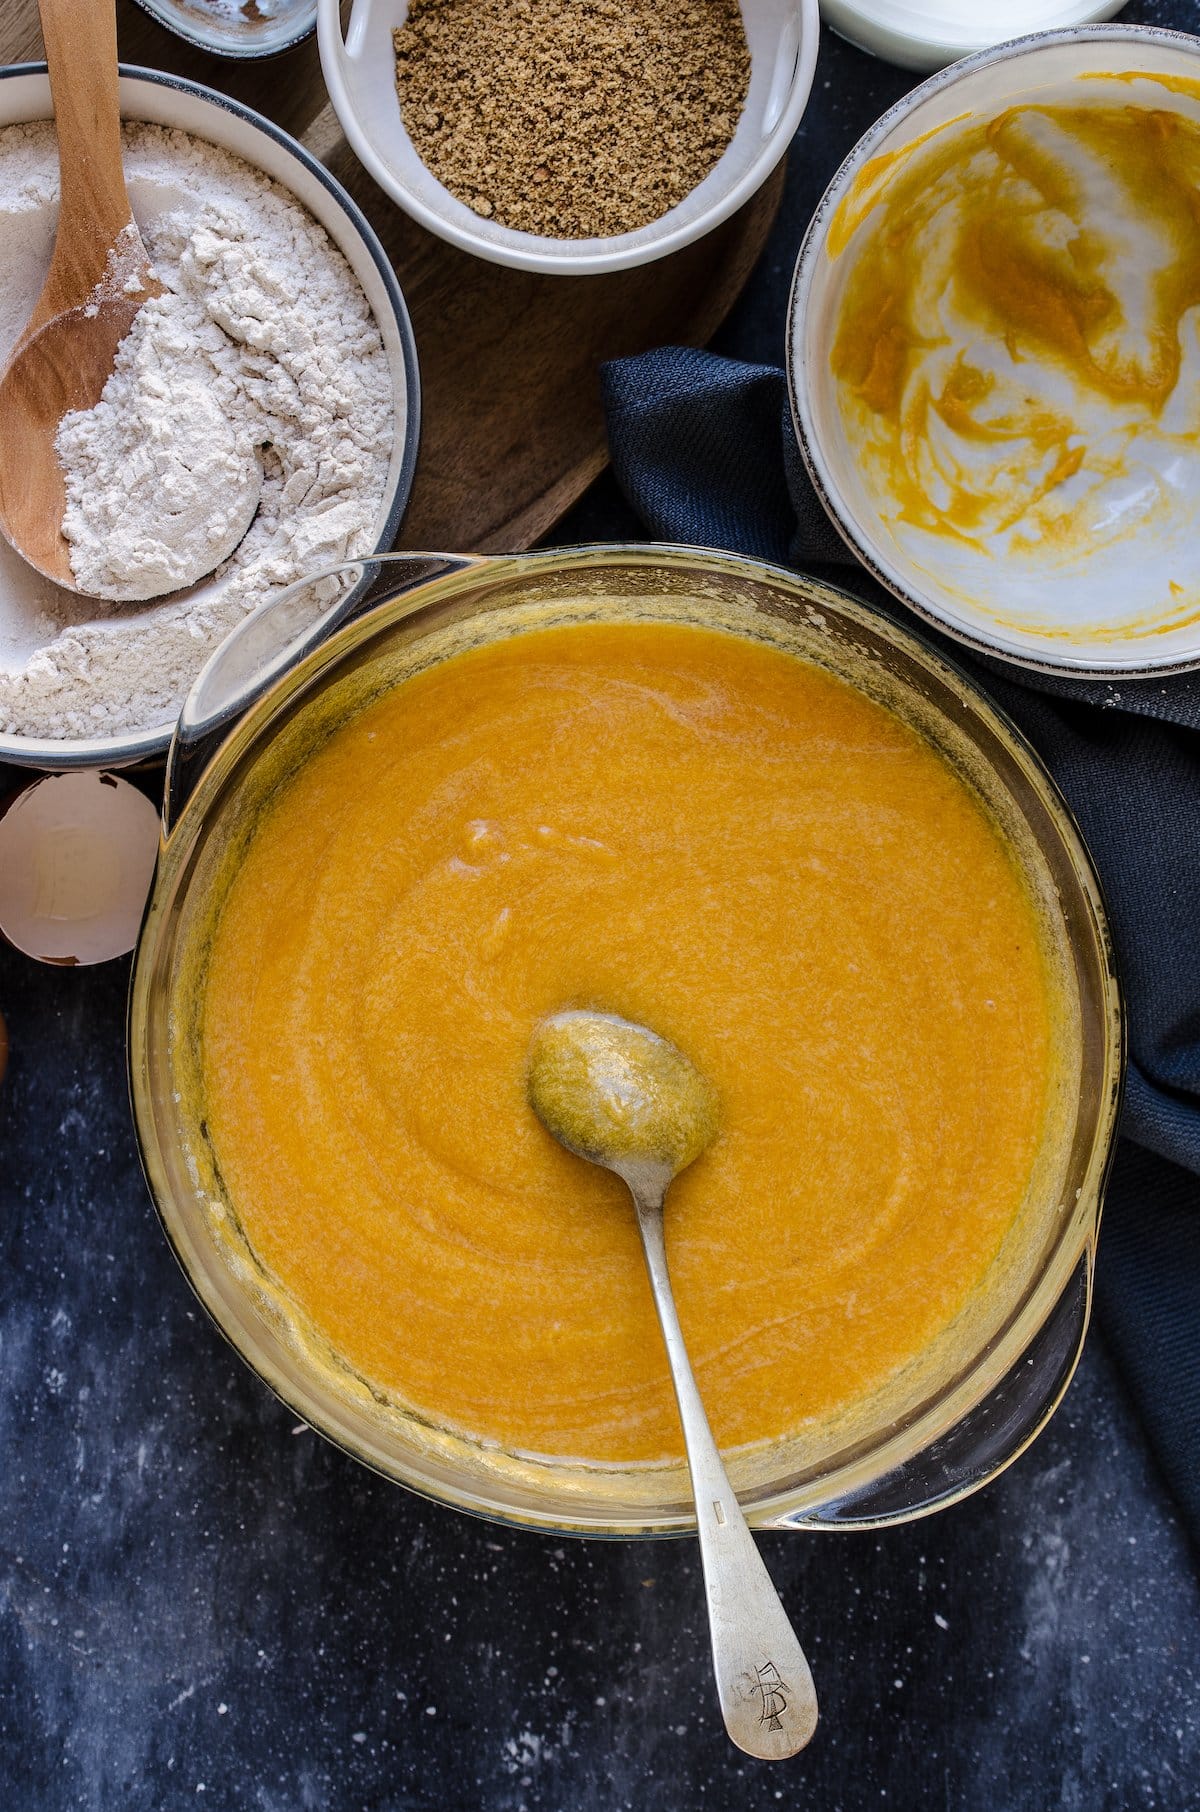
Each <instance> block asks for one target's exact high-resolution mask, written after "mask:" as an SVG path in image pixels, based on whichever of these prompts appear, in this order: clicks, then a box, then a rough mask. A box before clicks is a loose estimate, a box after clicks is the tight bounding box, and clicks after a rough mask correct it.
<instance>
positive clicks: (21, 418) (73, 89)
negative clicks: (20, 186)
mask: <svg viewBox="0 0 1200 1812" xmlns="http://www.w3.org/2000/svg"><path fill="white" fill-rule="evenodd" d="M39 10H40V12H41V18H42V38H43V41H44V43H45V46H46V63H47V67H48V69H49V73H50V94H51V98H52V99H53V102H54V119H55V124H56V126H57V129H58V163H59V172H60V181H61V190H62V200H61V204H60V208H59V216H58V234H57V237H56V239H55V241H54V255H53V257H52V258H51V261H50V270H49V273H48V274H47V277H46V281H45V284H44V285H43V287H42V293H41V295H40V296H39V297H38V300H37V304H36V306H35V307H34V310H33V313H32V314H31V315H30V317H29V320H28V323H27V324H26V327H25V331H24V333H23V334H22V335H21V338H20V339H19V340H18V341H17V344H16V346H15V347H14V349H13V352H12V355H11V357H10V358H9V361H8V365H7V366H6V368H5V370H4V373H3V375H2V376H0V532H2V533H3V534H4V536H5V539H6V540H8V541H10V542H11V543H12V545H13V547H14V548H16V550H17V552H18V553H19V554H21V555H23V556H24V558H25V559H26V560H28V561H29V563H30V565H31V566H34V567H36V568H37V570H38V571H39V572H41V573H44V574H45V576H46V577H47V578H48V579H53V580H54V582H55V584H57V585H63V586H66V587H67V589H68V590H70V591H77V590H78V589H79V588H78V586H77V585H76V583H75V577H74V574H73V573H72V571H71V561H70V554H69V549H68V544H67V542H66V540H65V539H64V537H63V532H62V520H63V511H64V509H65V507H66V492H65V488H64V483H63V473H62V468H61V466H60V465H59V463H58V456H57V454H56V452H55V448H54V440H55V435H56V434H57V432H58V424H59V422H60V421H61V420H62V418H63V416H64V415H66V414H67V413H68V412H69V411H70V410H72V409H91V408H94V407H95V405H96V404H97V403H98V402H99V400H100V395H101V392H102V391H103V389H104V386H105V384H106V383H107V382H108V379H109V376H110V375H111V372H112V368H113V362H114V360H115V358H116V353H117V347H118V346H119V345H120V343H121V341H122V340H123V339H124V338H125V335H126V334H127V333H128V332H129V329H130V327H131V326H132V325H133V320H134V316H135V315H136V314H137V312H138V310H139V308H141V306H142V304H143V303H144V302H148V301H149V300H150V298H151V297H152V296H160V295H162V293H163V285H162V284H161V283H160V282H159V280H158V278H157V277H156V276H155V275H154V272H153V271H152V270H151V268H150V259H149V257H148V256H147V253H146V248H145V246H144V245H143V243H142V236H141V234H140V233H139V232H138V229H137V225H136V223H135V222H134V218H133V212H132V209H131V208H130V205H129V195H128V193H127V191H126V188H125V172H124V170H123V168H122V164H121V108H120V101H119V97H118V87H117V81H118V78H117V18H116V6H115V0H39Z"/></svg>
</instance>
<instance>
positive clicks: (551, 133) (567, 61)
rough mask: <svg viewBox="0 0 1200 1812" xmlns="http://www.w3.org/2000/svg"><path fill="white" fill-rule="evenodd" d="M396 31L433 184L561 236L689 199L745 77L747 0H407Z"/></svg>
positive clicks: (657, 212)
mask: <svg viewBox="0 0 1200 1812" xmlns="http://www.w3.org/2000/svg"><path fill="white" fill-rule="evenodd" d="M393 39H394V43H395V48H396V88H397V92H398V93H399V96H400V109H401V113H402V116H403V119H404V124H405V126H406V128H407V130H408V133H409V136H410V138H411V139H412V142H413V145H414V147H415V149H416V151H417V154H418V156H419V157H420V158H421V159H422V160H423V162H424V163H425V164H426V165H427V166H428V167H429V169H430V170H431V171H432V172H433V174H434V176H436V177H437V179H438V180H439V182H442V183H444V184H445V186H446V187H447V188H448V189H449V190H450V191H451V193H452V194H454V195H457V196H458V198H459V200H460V201H464V202H465V203H466V204H467V206H468V207H469V208H472V209H473V210H474V211H475V213H477V214H481V215H483V216H484V217H485V218H486V219H488V220H495V221H497V222H498V223H499V224H500V225H502V226H507V227H515V228H517V229H519V230H520V231H523V232H527V233H541V234H545V235H548V236H552V237H555V238H561V239H589V238H593V237H604V236H608V235H610V234H615V233H628V232H631V231H633V229H634V228H636V227H641V226H645V225H647V223H648V222H650V221H652V220H657V219H659V217H660V216H661V215H663V214H665V213H666V212H667V210H668V209H669V208H673V207H674V206H675V205H676V204H677V203H678V202H680V201H682V200H683V198H684V196H685V195H687V194H688V193H689V192H690V191H691V190H692V189H694V188H695V187H696V184H697V183H699V182H701V181H702V180H703V179H704V177H706V176H707V175H708V173H709V171H710V170H711V169H712V168H713V167H714V165H715V164H716V163H717V161H718V159H719V158H720V156H721V154H722V152H723V151H724V150H725V149H726V147H727V146H728V144H729V141H730V139H731V138H732V137H733V134H734V130H735V128H736V126H737V122H738V118H739V115H740V114H741V111H742V106H743V104H744V102H745V99H746V90H747V88H748V86H749V82H750V53H749V50H748V48H747V45H746V35H745V31H744V29H743V26H742V16H741V12H740V10H739V7H738V0H412V5H411V6H410V8H409V13H408V18H407V20H406V21H405V23H404V25H402V26H401V27H400V29H399V30H398V31H396V32H395V33H394V34H393Z"/></svg>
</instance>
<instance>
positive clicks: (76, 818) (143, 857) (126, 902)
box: [0, 768, 160, 1069]
mask: <svg viewBox="0 0 1200 1812" xmlns="http://www.w3.org/2000/svg"><path fill="white" fill-rule="evenodd" d="M159 835H160V832H159V818H158V812H157V810H156V809H155V807H154V806H153V805H152V804H151V802H150V800H149V799H148V798H147V797H146V795H145V794H144V793H141V792H139V791H138V789H137V788H136V787H135V786H131V785H130V784H129V782H128V781H127V780H120V779H118V777H117V776H116V775H115V774H106V773H103V772H102V771H101V770H99V769H95V768H86V769H82V770H77V771H75V772H73V773H69V774H47V775H45V776H44V777H43V778H42V779H40V780H35V781H34V782H33V784H32V785H31V786H28V787H26V788H25V790H24V791H23V792H20V793H18V794H17V795H16V797H15V798H14V799H12V800H11V801H10V802H9V804H8V806H7V809H5V811H4V815H3V817H2V818H0V933H2V934H3V935H4V936H5V937H6V938H7V939H8V941H9V943H10V944H13V945H15V947H16V948H17V949H18V950H21V951H23V952H24V954H25V955H26V956H32V957H35V958H36V959H37V961H38V962H43V963H59V964H64V965H68V966H71V965H75V964H85V963H103V962H107V961H109V959H110V958H112V957H114V956H124V955H125V954H126V953H127V952H128V951H130V950H132V949H133V946H134V944H135V943H136V942H137V936H138V931H139V929H140V927H141V922H142V913H143V910H144V908H145V905H146V900H147V897H148V895H149V892H150V883H151V881H152V880H153V878H154V868H155V864H156V862H157V860H158V850H159ZM2 1067H3V1065H2V1062H0V1069H2Z"/></svg>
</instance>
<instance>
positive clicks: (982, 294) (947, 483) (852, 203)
mask: <svg viewBox="0 0 1200 1812" xmlns="http://www.w3.org/2000/svg"><path fill="white" fill-rule="evenodd" d="M1198 177H1200V40H1198V39H1196V38H1193V37H1190V36H1187V35H1185V34H1183V33H1179V32H1169V31H1158V30H1154V29H1151V28H1148V27H1141V26H1096V27H1084V28H1079V29H1076V30H1070V31H1061V32H1047V33H1043V34H1040V35H1038V36H1035V37H1030V38H1024V39H1019V40H1016V41H1014V42H1012V43H1008V44H1003V45H1000V46H998V47H997V48H996V49H994V50H990V51H985V52H982V53H981V54H980V55H978V56H974V57H969V58H966V59H965V60H964V61H963V62H961V63H958V64H955V65H953V66H952V67H951V68H949V69H947V70H944V71H943V72H942V73H941V74H939V75H937V76H934V77H933V78H932V79H931V80H929V81H927V82H925V83H924V84H922V86H920V87H919V88H917V89H915V90H914V91H913V92H912V93H911V94H910V95H908V96H906V97H905V98H904V99H903V100H902V101H900V102H899V103H898V104H897V105H896V106H895V107H893V108H892V109H891V111H890V112H889V113H887V114H885V115H884V116H883V118H882V119H881V120H879V121H878V123H877V124H876V125H875V126H874V127H873V128H872V129H871V131H870V132H868V133H867V134H866V136H865V137H864V138H863V139H862V140H861V141H860V142H859V144H858V145H857V146H856V148H855V149H854V151H853V152H852V153H851V155H850V156H849V158H847V160H846V162H845V163H844V164H843V166H842V168H841V169H840V170H839V172H838V174H837V175H836V177H835V178H834V180H833V182H832V184H831V185H830V187H829V189H828V191H827V192H826V195H825V197H824V199H823V200H822V202H821V204H820V206H819V208H818V210H817V212H816V215H815V216H814V219H813V222H812V224H811V226H810V228H809V231H808V234H807V236H806V239H805V241H804V245H803V247H802V250H801V253H800V258H799V261H798V264H797V269H796V276H795V281H794V284H793V290H792V299H791V305H790V314H789V334H788V369H789V378H790V384H791V393H792V407H793V416H794V420H795V426H796V432H797V435H798V438H799V442H800V447H801V451H802V453H803V455H804V458H805V461H806V462H807V465H808V469H809V473H810V476H811V477H812V480H813V482H814V484H815V486H816V488H817V490H818V493H819V494H820V496H821V498H822V500H823V502H824V503H825V505H826V508H827V509H828V511H829V513H830V515H831V516H832V518H833V521H834V522H835V524H836V525H837V527H838V528H839V529H840V531H841V533H842V535H843V536H844V537H845V539H846V540H847V542H848V543H849V545H850V546H851V547H852V548H853V550H854V551H855V553H856V554H857V555H858V556H859V557H860V558H861V559H862V560H863V561H864V562H865V563H866V564H867V565H868V566H869V567H870V569H871V570H872V571H873V572H874V574H875V575H876V576H877V577H878V578H879V579H880V580H882V581H883V583H884V584H886V585H887V586H888V587H889V588H890V589H891V590H892V591H893V592H894V593H895V594H896V596H897V597H899V598H900V599H901V600H902V601H903V602H904V603H906V604H907V605H908V606H909V607H910V608H912V609H913V610H915V611H917V612H919V613H920V614H921V615H922V616H924V617H925V618H926V619H927V620H929V621H930V622H932V623H935V624H936V625H937V626H938V627H939V628H942V629H945V630H947V631H949V633H951V634H952V635H954V636H956V637H958V638H959V639H961V640H962V641H964V642H967V643H969V644H970V645H972V646H973V647H975V648H977V649H979V650H981V651H983V652H986V653H989V654H993V655H999V656H1001V657H1002V658H1004V659H1007V660H1012V661H1016V662H1020V663H1022V664H1025V665H1029V666H1032V667H1036V668H1041V669H1044V670H1047V671H1059V672H1074V673H1078V674H1081V675H1090V676H1096V677H1101V678H1116V677H1119V676H1122V675H1137V674H1153V673H1165V672H1170V671H1175V670H1179V669H1183V668H1189V667H1193V666H1195V665H1197V664H1198V663H1200V555H1198V553H1197V547H1196V540H1195V534H1194V521H1195V514H1196V510H1197V507H1198V505H1200V452H1198V451H1197V448H1198V447H1200V437H1198V431H1200V219H1198V218H1197V215H1196V211H1195V206H1194V196H1195V189H1196V183H1197V179H1198Z"/></svg>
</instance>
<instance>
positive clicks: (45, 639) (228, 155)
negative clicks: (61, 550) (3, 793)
mask: <svg viewBox="0 0 1200 1812" xmlns="http://www.w3.org/2000/svg"><path fill="white" fill-rule="evenodd" d="M51 112H52V110H51V104H50V90H49V84H48V82H47V80H46V76H45V73H44V70H43V68H42V67H41V66H34V65H27V66H24V67H18V68H10V69H4V70H0V367H2V366H3V364H4V362H5V361H6V360H7V357H8V354H9V351H10V349H11V347H12V346H13V345H14V344H15V342H16V340H17V338H18V336H19V334H20V332H21V330H22V328H23V326H24V323H25V321H26V319H27V318H28V315H29V313H30V310H31V309H32V307H33V304H34V302H35V300H36V299H37V295H38V292H39V291H40V289H41V285H42V280H43V278H44V276H45V272H46V269H47V267H48V265H49V261H50V253H51V248H52V246H53V241H54V230H55V224H56V220H57V211H58V153H57V145H56V140H55V136H54V128H53V123H52V119H51ZM121 112H122V118H123V121H124V128H123V131H124V146H123V151H124V161H125V173H126V179H127V182H128V187H129V193H130V200H131V202H132V204H133V211H134V215H135V217H136V219H137V222H138V225H139V227H140V228H141V232H142V236H143V238H144V240H145V242H146V245H147V248H148V250H149V253H150V257H151V261H152V263H153V265H154V267H155V270H156V271H157V273H158V275H159V277H160V278H161V279H162V281H163V283H164V284H165V286H166V294H165V295H164V296H162V297H161V298H159V299H157V300H156V301H153V302H150V303H147V304H146V306H145V307H143V308H142V309H141V310H140V311H139V313H138V315H137V316H136V318H135V321H134V325H133V328H132V329H131V331H130V333H129V335H128V336H127V337H126V339H125V340H124V341H123V342H122V345H121V348H120V350H119V353H118V357H117V363H116V367H115V369H114V372H113V375H112V377H111V378H110V379H109V383H108V385H107V386H106V389H105V393H104V396H103V398H102V399H101V402H100V403H99V404H98V405H97V406H96V408H95V409H94V410H91V411H88V412H87V413H86V414H79V415H76V416H73V417H71V418H69V419H70V432H69V433H67V434H63V435H60V441H59V457H60V461H61V462H62V463H63V466H64V471H65V474H66V488H67V497H68V523H67V525H66V532H67V533H68V537H69V540H70V545H71V558H72V566H73V569H74V571H75V573H76V578H77V580H81V582H82V578H83V577H86V580H87V583H88V585H89V587H90V588H92V589H94V590H98V591H100V592H101V593H102V594H104V595H103V596H101V597H100V598H97V597H95V596H82V595H79V594H76V593H72V592H68V591H66V590H64V589H62V588H60V587H58V586H55V585H53V584H52V583H50V582H49V581H48V580H45V579H43V578H42V577H41V576H40V575H39V574H38V573H36V572H34V570H33V569H32V568H31V567H29V566H27V565H26V563H25V562H24V561H23V560H22V559H21V558H20V556H19V555H18V554H16V553H14V552H13V550H12V549H11V548H10V547H8V545H7V544H6V543H3V542H0V760H5V761H11V762H16V763H19V764H23V765H26V766H31V767H40V768H47V769H61V768H67V767H84V766H86V767H91V766H100V765H106V766H114V765H118V764H121V763H128V762H133V761H137V760H141V759H145V758H147V757H152V756H155V755H158V754H161V753H162V752H163V751H164V750H165V748H166V746H167V743H168V742H169V740H170V736H171V731H172V729H173V727H174V724H175V720H176V717H177V716H178V712H179V707H180V705H181V704H182V701H183V699H184V697H185V696H186V694H187V692H188V689H189V687H190V685H191V683H192V681H193V679H194V678H195V676H196V674H197V673H198V671H199V669H200V668H201V666H203V664H204V662H205V660H206V659H207V658H208V656H209V655H210V654H211V653H212V652H213V650H214V648H216V647H217V646H218V644H219V643H220V642H221V641H222V640H223V639H224V637H225V636H226V635H227V634H228V633H229V631H230V630H231V629H233V628H234V627H236V625H237V624H238V623H240V622H242V621H243V620H244V619H245V617H246V616H247V614H248V613H249V612H251V611H253V610H255V609H257V608H258V607H259V606H260V605H262V604H264V603H267V602H269V601H270V600H271V599H272V598H273V597H275V596H277V595H278V593H279V592H280V591H282V590H283V589H284V587H286V586H288V585H290V584H293V583H295V582H296V581H297V580H299V579H302V578H304V577H306V576H307V575H308V574H310V573H314V572H318V571H321V570H323V569H325V568H328V567H330V566H333V565H336V564H337V563H338V562H340V561H345V560H347V559H350V560H353V559H356V558H360V557H363V556H367V555H370V554H373V553H377V552H380V551H382V550H384V549H386V548H389V547H390V546H391V545H392V542H393V541H394V539H395V536H396V532H397V529H398V528H399V524H400V519H401V517H402V515H403V512H404V508H405V505H406V503H407V501H408V494H409V491H410V489H411V486H412V477H413V468H414V466H415V463H416V450H417V434H418V421H419V388H418V379H417V363H416V352H415V347H414V343H413V336H412V328H411V326H410V324H409V319H408V312H407V310H406V308H405V305H404V300H403V297H402V295H401V293H400V288H399V285H398V284H397V282H396V278H395V274H394V272H393V271H392V268H391V265H390V264H389V262H388V260H387V257H386V255H385V253H384V251H383V248H382V246H381V245H380V244H379V241H378V239H377V238H376V236H375V234H374V233H373V232H372V230H371V228H370V226H369V225H368V224H367V222H366V220H365V219H364V218H363V216H362V214H361V213H360V212H359V210H358V208H357V207H356V206H355V204H354V202H353V201H351V199H350V197H349V196H348V195H347V194H346V192H345V190H344V189H343V188H342V187H341V185H340V184H339V183H337V182H335V181H334V179H333V178H332V177H331V176H330V174H329V172H328V171H327V170H325V169H324V167H323V166H322V165H321V164H319V163H318V162H317V161H316V160H315V159H314V158H312V157H310V156H309V154H308V153H307V152H306V151H304V149H303V148H302V147H301V146H300V145H298V144H297V143H296V141H295V140H294V139H292V138H290V137H289V136H288V135H287V134H286V133H284V132H281V131H280V130H279V128H278V127H276V126H274V125H272V124H271V122H270V121H268V120H265V119H263V118H262V117H261V116H259V115H258V114H255V113H252V112H250V110H249V109H248V108H245V107H242V106H240V105H239V104H238V103H237V102H234V101H231V100H228V99H227V98H226V97H224V96H221V95H217V94H214V93H212V92H211V91H209V90H207V89H204V88H201V87H199V86H198V85H197V84H195V83H190V82H185V81H181V80H179V79H178V78H176V77H174V76H169V75H164V74H160V73H158V72H156V71H151V70H132V69H128V68H125V67H124V66H123V67H122V71H121ZM131 424H132V426H131ZM201 453H203V455H204V457H205V458H206V459H207V461H208V464H209V466H210V467H211V468H213V469H211V470H208V471H206V473H205V483H206V488H207V495H208V497H209V498H210V499H211V498H212V497H213V496H214V495H216V496H220V497H221V498H222V507H227V508H228V510H229V511H231V512H238V511H240V512H241V513H242V514H243V516H244V517H245V518H246V519H248V520H249V526H248V528H247V530H246V533H245V536H244V538H243V539H242V540H241V541H240V543H239V545H238V546H237V547H236V549H235V551H234V552H233V554H232V555H230V557H229V558H228V559H226V560H225V561H224V562H223V563H222V564H221V565H220V566H218V567H217V569H216V570H215V571H214V572H213V573H212V574H210V576H209V577H208V578H206V579H205V580H204V581H202V582H201V583H200V584H198V585H195V586H192V587H191V588H189V589H186V590H179V591H171V592H168V593H165V594H164V595H161V596H151V597H149V598H148V599H145V600H142V601H137V600H136V598H135V594H137V593H138V592H139V591H145V590H147V589H149V590H153V589H154V587H155V585H156V584H157V583H158V582H159V579H158V575H161V578H162V582H163V583H169V582H170V580H171V573H172V570H173V563H175V562H176V561H177V560H178V559H179V558H182V557H183V556H184V555H185V554H186V552H187V549H188V548H189V547H190V546H194V544H195V539H196V537H197V536H201V537H202V536H203V535H204V534H205V533H206V532H208V525H207V524H206V523H205V521H204V520H203V519H202V518H200V517H199V516H198V514H197V511H196V510H195V508H193V507H192V500H191V498H190V495H189V491H188V486H187V482H186V481H187V478H188V474H189V471H191V470H192V469H193V468H194V467H195V466H196V463H197V460H198V458H199V456H200V454H201ZM214 471H215V475H216V478H217V481H218V482H217V484H216V487H215V490H214V486H213V477H214ZM223 472H225V473H227V475H228V483H227V485H224V484H223V482H222V479H221V474H222V473H223ZM247 473H249V474H250V475H251V477H252V479H253V482H252V483H249V482H248V480H247ZM156 497H158V498H162V499H165V500H166V505H167V507H164V509H163V511H162V517H161V520H160V521H158V522H156V523H155V537H154V539H153V540H150V539H149V538H148V537H147V534H146V522H147V519H148V518H150V517H152V516H154V515H155V513H156V512H155V509H154V499H155V498H156ZM189 537H190V540H189ZM193 570H198V568H193ZM122 596H123V597H124V599H130V598H135V601H118V600H120V599H121V598H122Z"/></svg>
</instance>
